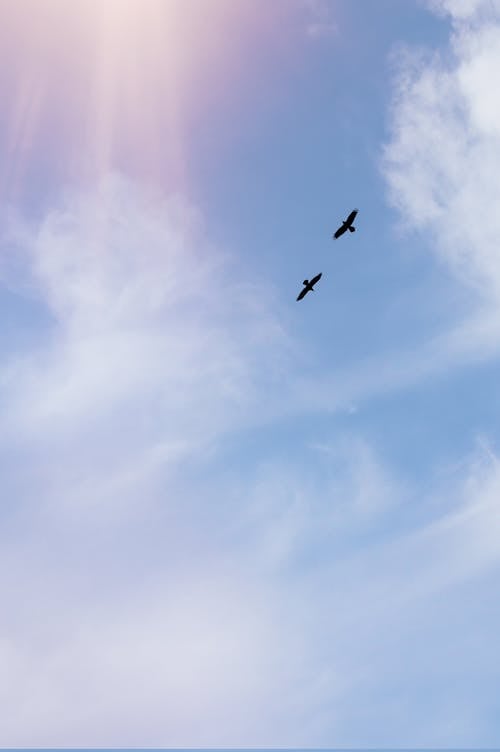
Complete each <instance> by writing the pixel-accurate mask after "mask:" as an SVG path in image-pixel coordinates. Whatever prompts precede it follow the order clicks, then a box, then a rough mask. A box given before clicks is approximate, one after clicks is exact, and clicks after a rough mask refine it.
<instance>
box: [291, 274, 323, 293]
mask: <svg viewBox="0 0 500 752" xmlns="http://www.w3.org/2000/svg"><path fill="white" fill-rule="evenodd" d="M321 274H322V272H320V273H319V274H316V276H315V277H313V278H312V279H311V280H308V279H305V280H304V282H303V283H302V284H303V285H304V289H303V290H301V291H300V292H299V296H298V298H297V300H302V298H303V297H304V296H305V295H307V293H308V292H311V290H314V285H315V284H316V282H319V280H320V279H321Z"/></svg>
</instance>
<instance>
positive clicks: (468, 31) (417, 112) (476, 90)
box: [384, 4, 500, 308]
mask: <svg viewBox="0 0 500 752" xmlns="http://www.w3.org/2000/svg"><path fill="white" fill-rule="evenodd" d="M482 5H483V4H481V7H482ZM463 7H465V6H463ZM447 8H448V9H449V10H450V12H453V13H456V16H455V18H456V20H457V21H458V20H459V19H460V18H462V16H465V15H467V14H465V13H462V11H460V13H459V12H458V11H456V9H455V8H454V5H453V4H447ZM460 8H462V5H460ZM478 8H479V5H478ZM462 10H463V8H462ZM499 21H500V19H499ZM499 47H500V23H499V22H498V21H497V20H496V19H495V17H492V16H491V15H488V16H487V19H486V20H484V19H483V20H482V22H481V23H478V24H477V25H474V26H470V25H469V24H466V23H458V25H457V27H456V30H455V32H454V35H453V38H452V44H451V49H450V54H449V55H447V56H446V55H444V54H440V55H438V54H430V53H429V54H425V53H422V52H419V53H418V54H415V55H414V54H412V53H411V52H410V51H406V53H405V54H404V55H401V56H400V60H399V76H400V79H399V86H398V90H397V95H396V97H395V100H394V103H393V111H392V125H391V127H392V138H391V141H390V143H389V144H388V146H387V148H386V151H385V161H384V167H385V174H386V177H387V180H388V184H389V188H390V194H391V199H392V202H393V204H394V206H395V207H396V208H397V209H398V210H399V211H400V212H401V213H402V215H403V217H404V218H405V220H406V221H407V222H408V224H409V225H410V226H412V227H415V228H417V229H418V230H420V231H421V232H422V238H423V240H425V239H426V238H427V239H428V247H429V249H431V250H433V249H436V251H437V252H438V253H439V257H440V258H441V259H442V260H443V261H444V262H445V263H446V264H447V265H448V267H449V268H450V269H451V270H452V272H453V273H454V274H456V275H457V277H458V278H459V279H460V280H461V281H462V282H463V283H465V284H468V285H472V286H473V287H474V288H475V289H476V291H477V293H478V295H479V296H480V299H481V300H482V301H484V302H487V303H489V304H491V305H494V306H495V308H496V307H497V305H498V301H499V298H500V263H499V251H498V237H500V220H499V215H498V212H497V210H496V207H497V205H498V202H499V200H500V190H499V187H498V179H497V176H498V169H499V167H500V125H499V123H500V94H499V93H498V90H497V87H495V86H494V85H493V80H494V77H495V71H498V70H500V56H499Z"/></svg>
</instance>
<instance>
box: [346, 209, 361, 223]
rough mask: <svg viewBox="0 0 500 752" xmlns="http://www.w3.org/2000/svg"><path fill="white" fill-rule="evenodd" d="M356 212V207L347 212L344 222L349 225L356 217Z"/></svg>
mask: <svg viewBox="0 0 500 752" xmlns="http://www.w3.org/2000/svg"><path fill="white" fill-rule="evenodd" d="M357 213H358V210H357V209H353V210H352V212H351V213H350V214H349V216H348V217H347V219H346V222H347V224H348V225H351V224H352V223H353V222H354V220H355V219H356V214H357Z"/></svg>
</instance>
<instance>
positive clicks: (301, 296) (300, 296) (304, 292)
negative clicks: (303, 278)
mask: <svg viewBox="0 0 500 752" xmlns="http://www.w3.org/2000/svg"><path fill="white" fill-rule="evenodd" d="M310 289H311V288H310V287H309V285H306V286H305V287H304V289H303V290H301V291H300V292H299V296H298V298H297V300H302V298H303V297H304V295H307V293H308V292H309V290H310Z"/></svg>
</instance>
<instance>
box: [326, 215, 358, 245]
mask: <svg viewBox="0 0 500 752" xmlns="http://www.w3.org/2000/svg"><path fill="white" fill-rule="evenodd" d="M357 213H358V210H357V209H353V210H352V212H351V213H350V214H349V216H348V217H347V219H346V220H345V221H344V222H342V224H341V225H340V227H339V229H338V230H336V231H335V232H334V233H333V235H332V237H334V238H335V240H337V239H338V238H340V236H341V235H343V234H344V232H347V230H349V232H356V228H355V227H354V225H353V222H354V220H355V219H356V215H357Z"/></svg>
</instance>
